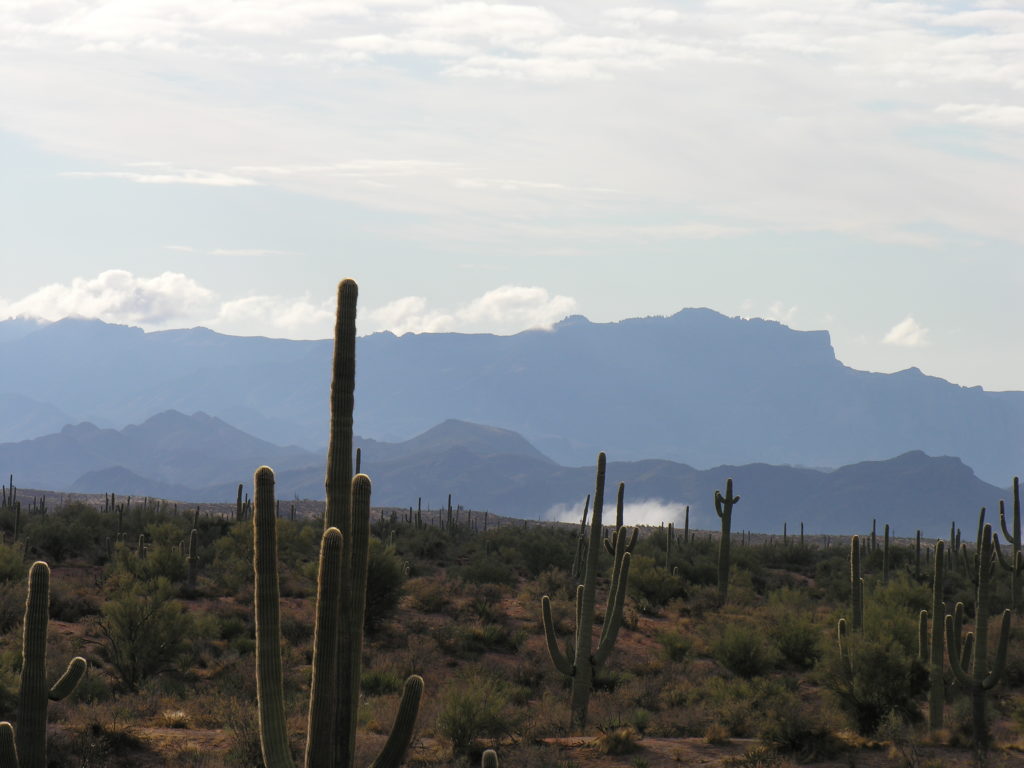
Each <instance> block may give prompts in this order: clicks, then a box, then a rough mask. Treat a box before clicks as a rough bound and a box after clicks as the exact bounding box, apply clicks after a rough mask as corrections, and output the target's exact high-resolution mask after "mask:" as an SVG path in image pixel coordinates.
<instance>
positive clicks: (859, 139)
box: [0, 0, 1024, 248]
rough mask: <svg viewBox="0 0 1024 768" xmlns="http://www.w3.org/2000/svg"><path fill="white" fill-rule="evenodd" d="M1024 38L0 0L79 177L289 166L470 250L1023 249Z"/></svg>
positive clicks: (644, 11)
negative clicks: (835, 241)
mask: <svg viewBox="0 0 1024 768" xmlns="http://www.w3.org/2000/svg"><path fill="white" fill-rule="evenodd" d="M1022 35H1024V14H1022V13H1021V12H1020V10H1019V9H1017V8H1014V7H1013V4H1011V3H1004V4H1001V5H997V4H995V3H993V2H970V0H967V1H966V2H959V3H909V2H882V1H880V0H858V1H857V2H839V3H826V4H822V3H809V2H808V1H807V0H779V1H778V2H774V3H770V4H766V3H764V2H758V1H757V0H696V1H695V2H692V3H666V2H639V3H637V4H635V5H633V4H630V3H628V2H625V3H624V2H623V1H622V0H593V2H592V3H590V4H588V5H587V7H586V8H585V9H583V8H582V7H581V5H580V4H579V2H570V1H569V0H533V1H532V2H525V3H520V2H511V1H508V2H482V1H480V0H466V1H463V2H459V1H448V2H445V1H443V0H337V1H335V0H297V2H294V3H280V2H275V0H238V1H232V0H202V1H200V0H154V1H153V2H146V3H138V2H131V1H130V0H112V2H107V3H96V2H93V0H64V1H63V2H60V3H42V4H40V3H26V2H14V3H0V45H2V46H3V47H4V51H5V56H4V57H3V61H2V62H0V100H2V101H3V103H4V105H5V106H6V107H7V108H6V109H5V110H4V113H3V115H2V116H0V129H2V130H4V131H7V132H10V133H12V134H16V135H19V136H26V137H28V138H29V140H30V141H31V142H32V143H33V144H34V145H35V146H38V147H40V148H42V149H43V151H46V152H52V153H54V154H55V155H58V156H62V157H69V158H74V159H76V161H80V162H78V167H87V168H94V169H96V170H92V171H85V172H79V173H81V174H83V177H93V178H112V179H121V180H124V181H130V182H132V183H140V184H179V185H192V186H218V187H227V188H230V187H246V186H252V185H255V184H259V185H263V186H273V187H274V188H280V189H284V190H286V191H287V192H290V193H298V194H302V195H310V196H315V197H318V198H324V199H329V200H341V201H344V202H346V203H348V204H353V205H358V206H366V207H368V208H372V209H374V210H386V211H397V212H402V213H406V212H411V213H413V214H427V215H437V216H444V217H446V220H447V222H449V223H448V224H447V226H446V228H445V231H446V232H448V233H450V235H451V239H452V240H453V241H455V242H459V243H464V242H466V241H468V240H470V239H472V240H474V244H475V245H484V246H491V245H499V246H505V245H507V244H509V243H510V242H512V238H511V237H510V235H515V236H516V237H518V238H519V240H518V241H517V242H516V243H515V244H516V245H519V244H520V243H523V242H524V241H529V242H528V243H527V244H528V245H534V244H536V243H538V242H540V241H543V240H545V239H548V238H549V237H550V233H551V232H557V231H559V230H560V229H561V228H563V227H571V228H573V229H578V230H580V231H583V232H584V233H585V234H584V235H583V237H586V238H590V239H592V240H594V239H600V237H601V235H602V228H607V227H608V226H610V225H611V224H612V223H614V224H616V225H617V226H618V234H617V235H616V243H615V244H616V245H618V244H619V243H620V242H621V243H622V244H624V245H625V244H631V243H630V234H629V232H628V230H629V228H630V226H636V227H641V226H643V227H646V228H647V229H648V230H649V231H650V232H652V233H655V232H661V233H663V234H662V235H661V236H664V237H670V238H676V239H679V240H687V239H693V238H694V237H696V238H700V237H728V236H730V234H735V233H751V234H757V233H765V232H768V233H771V234H772V235H773V236H774V235H778V234H788V233H818V232H831V233H838V234H840V235H841V236H843V237H858V238H864V239H869V240H871V241H876V242H877V241H881V242H888V243H900V244H904V245H906V246H907V247H911V248H912V247H920V248H926V247H930V246H932V245H935V244H936V243H938V244H943V243H945V242H949V241H950V240H952V239H953V238H956V237H962V235H964V234H968V235H971V236H979V237H983V238H985V239H986V240H991V239H1004V240H1008V241H1011V242H1015V243H1020V242H1024V235H1022V234H1021V229H1020V227H1019V221H1020V219H1021V215H1022V213H1024V209H1022V206H1024V203H1022V202H1021V199H1020V196H1016V197H1015V196H1012V195H1006V194H1005V190H1007V189H1014V188H1016V187H1017V186H1019V177H1020V163H1021V162H1022V161H1024V142H1022V139H1021V137H1020V135H1019V133H1020V132H1019V131H1016V132H1015V131H1014V130H1013V129H1015V128H1019V127H1020V126H1021V125H1022V124H1024V117H1022V111H1021V110H1022V109H1024V106H1022V104H1021V101H1020V93H1021V90H1022V88H1024V62H1022V59H1021V57H1020V53H1019V52H1020V50H1021V45H1022V39H1024V38H1022ZM708 83H713V84H714V87H713V88H709V87H708V86H707V84H708ZM752 126H756V130H753V129H752ZM153 157H160V158H167V160H168V163H165V164H158V165H155V166H150V167H147V166H136V165H134V164H136V163H137V162H138V161H140V160H146V159H147V158H153ZM367 158H371V159H370V160H367ZM82 163H87V165H83V164H82ZM599 190H600V191H606V190H607V191H610V190H614V194H605V193H602V194H599V195H595V194H590V193H592V192H594V191H599ZM542 216H543V217H544V219H546V221H544V222H543V224H544V225H546V226H545V227H541V223H542V221H541V217H542ZM527 222H529V223H530V224H532V225H534V227H535V229H534V230H533V231H527V230H526V229H525V223H527ZM679 222H685V224H684V225H682V226H681V227H680V228H679V229H677V230H675V231H673V227H674V226H676V225H679ZM414 226H415V225H414ZM542 229H543V231H541V230H542ZM932 230H938V231H940V235H938V236H937V237H932V238H931V239H929V237H928V235H929V234H930V233H931V231H932ZM947 233H948V234H947Z"/></svg>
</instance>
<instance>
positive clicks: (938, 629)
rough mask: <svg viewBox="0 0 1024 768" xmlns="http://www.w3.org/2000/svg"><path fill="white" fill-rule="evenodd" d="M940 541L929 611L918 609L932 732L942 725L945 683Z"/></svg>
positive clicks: (936, 555)
mask: <svg viewBox="0 0 1024 768" xmlns="http://www.w3.org/2000/svg"><path fill="white" fill-rule="evenodd" d="M942 550H943V542H942V539H939V540H938V541H936V542H935V572H934V575H933V577H932V607H931V611H930V612H929V611H924V610H923V611H921V613H920V617H919V633H920V634H919V639H918V658H919V659H920V660H921V662H922V663H923V664H926V665H927V666H928V684H929V689H928V727H929V728H930V729H931V730H932V731H937V730H940V729H941V728H942V713H943V708H944V707H945V695H946V693H945V682H944V680H943V674H942V672H943V663H944V660H943V657H944V655H945V647H944V646H945V635H944V627H943V624H944V622H945V616H946V603H945V602H944V601H943V600H942V590H943V585H944V566H945V562H946V561H945V558H943V556H942ZM929 618H931V625H932V628H931V639H930V641H929V637H928V620H929Z"/></svg>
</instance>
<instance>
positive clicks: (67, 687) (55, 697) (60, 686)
mask: <svg viewBox="0 0 1024 768" xmlns="http://www.w3.org/2000/svg"><path fill="white" fill-rule="evenodd" d="M88 666H89V665H88V663H87V662H86V660H85V659H83V658H82V657H81V656H75V658H73V659H72V660H71V661H69V662H68V667H67V669H65V670H64V674H63V675H61V676H60V679H58V680H57V682H55V683H54V684H53V685H52V686H51V687H50V693H49V694H48V698H49V699H50V701H61V700H62V699H64V698H66V697H67V696H68V695H70V694H71V692H72V691H73V690H75V688H76V687H77V686H78V683H79V682H80V681H81V679H82V677H83V676H84V675H85V670H86V668H87V667H88Z"/></svg>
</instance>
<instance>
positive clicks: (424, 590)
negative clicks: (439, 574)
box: [405, 576, 451, 613]
mask: <svg viewBox="0 0 1024 768" xmlns="http://www.w3.org/2000/svg"><path fill="white" fill-rule="evenodd" d="M405 590H406V592H407V593H408V595H409V598H410V599H411V601H412V606H413V608H415V609H416V610H417V611H421V612H423V613H442V612H444V611H445V610H446V609H447V608H448V607H449V606H450V605H451V597H450V595H449V593H450V589H449V587H448V586H447V585H446V584H445V583H444V582H443V581H440V580H438V579H429V578H426V577H423V576H421V577H418V578H415V579H410V580H409V581H408V582H407V583H406V586H405Z"/></svg>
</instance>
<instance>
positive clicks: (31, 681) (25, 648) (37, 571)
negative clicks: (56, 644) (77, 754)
mask: <svg viewBox="0 0 1024 768" xmlns="http://www.w3.org/2000/svg"><path fill="white" fill-rule="evenodd" d="M49 614H50V566H48V565H47V564H46V563H44V562H42V561H41V560H40V561H37V562H35V563H33V564H32V567H31V568H30V569H29V572H28V598H27V599H26V601H25V622H24V626H23V628H22V632H23V634H22V644H21V685H20V686H19V688H18V719H17V722H18V730H17V733H15V732H14V730H13V728H12V726H11V724H10V723H7V722H4V723H0V765H2V766H3V767H4V768H46V705H47V701H60V700H61V699H63V698H64V697H66V696H67V695H68V694H70V693H71V692H72V691H73V690H74V689H75V686H77V685H78V682H79V680H81V679H82V675H84V674H85V669H86V662H85V659H83V658H82V657H81V656H76V657H75V658H73V659H72V660H71V662H70V663H69V664H68V667H67V669H66V670H65V672H64V674H63V675H61V677H60V679H59V680H58V681H57V682H56V683H54V684H53V686H52V687H50V688H49V689H47V687H46V625H47V623H48V622H49Z"/></svg>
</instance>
